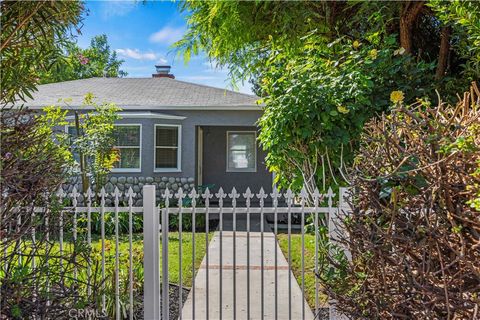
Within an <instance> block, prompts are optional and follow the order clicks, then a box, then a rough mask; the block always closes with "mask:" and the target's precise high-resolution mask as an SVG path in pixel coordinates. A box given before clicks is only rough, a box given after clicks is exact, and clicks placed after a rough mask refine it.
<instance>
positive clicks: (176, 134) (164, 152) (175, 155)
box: [155, 124, 181, 172]
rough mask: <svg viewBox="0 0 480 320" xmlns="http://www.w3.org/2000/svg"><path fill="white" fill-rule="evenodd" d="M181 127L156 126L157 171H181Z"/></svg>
mask: <svg viewBox="0 0 480 320" xmlns="http://www.w3.org/2000/svg"><path fill="white" fill-rule="evenodd" d="M180 143H181V126H179V125H163V124H162V125H155V171H157V172H159V171H164V172H165V171H167V172H168V171H170V172H172V171H180V152H181V150H180Z"/></svg>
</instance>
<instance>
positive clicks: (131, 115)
mask: <svg viewBox="0 0 480 320" xmlns="http://www.w3.org/2000/svg"><path fill="white" fill-rule="evenodd" d="M117 114H118V115H119V116H120V117H121V118H122V119H164V120H185V119H186V118H187V117H182V116H174V115H171V114H165V113H158V112H150V111H146V112H119V113H117ZM74 118H75V117H74V116H67V117H66V119H67V120H73V119H74Z"/></svg>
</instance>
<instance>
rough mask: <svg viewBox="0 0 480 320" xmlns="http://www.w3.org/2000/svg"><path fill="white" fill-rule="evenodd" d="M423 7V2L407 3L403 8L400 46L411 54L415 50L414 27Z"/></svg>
mask: <svg viewBox="0 0 480 320" xmlns="http://www.w3.org/2000/svg"><path fill="white" fill-rule="evenodd" d="M423 6H424V2H423V1H407V2H405V3H404V4H403V7H402V13H401V15H400V46H401V47H403V48H404V49H405V52H406V53H409V54H411V53H412V50H413V43H412V30H413V25H414V23H415V21H416V20H417V17H418V15H419V14H420V12H421V11H422V8H423Z"/></svg>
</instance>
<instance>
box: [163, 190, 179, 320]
mask: <svg viewBox="0 0 480 320" xmlns="http://www.w3.org/2000/svg"><path fill="white" fill-rule="evenodd" d="M172 196H173V193H170V191H169V190H168V188H167V189H166V190H165V194H164V197H165V208H164V209H162V211H161V213H162V319H166V320H168V319H169V318H170V316H169V311H170V303H169V299H168V298H169V296H168V294H169V291H170V290H169V287H170V282H169V281H168V207H169V205H170V198H171V197H172ZM180 245H182V244H180ZM181 295H182V292H180V299H182V296H181ZM179 312H182V310H179Z"/></svg>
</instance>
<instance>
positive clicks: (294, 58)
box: [175, 1, 480, 191]
mask: <svg viewBox="0 0 480 320" xmlns="http://www.w3.org/2000/svg"><path fill="white" fill-rule="evenodd" d="M426 4H427V3H426V2H420V1H413V2H412V1H390V2H380V1H346V2H334V1H322V2H313V1H298V2H287V1H276V2H269V1H255V2H244V1H228V2H224V1H208V2H201V1H186V2H182V3H181V4H180V7H181V9H182V10H184V11H185V12H187V15H188V26H189V28H188V31H187V33H186V34H185V36H184V37H183V39H181V40H180V41H178V42H177V43H176V44H175V46H176V47H177V49H178V50H179V53H183V55H184V57H185V60H186V61H188V59H189V58H190V56H191V54H197V53H198V52H199V51H200V50H204V51H205V52H206V53H207V55H208V56H209V57H210V58H211V59H212V60H213V61H214V62H216V63H217V64H218V65H219V66H228V68H229V71H230V76H231V78H232V79H233V80H234V81H236V80H239V79H241V80H249V81H251V82H252V83H253V84H254V91H255V93H257V95H259V96H260V97H262V101H263V102H264V104H265V113H264V116H263V117H262V119H261V120H260V122H259V125H260V129H261V133H260V135H259V139H260V141H261V143H262V145H263V148H264V149H265V150H267V151H268V158H267V164H268V166H269V168H270V169H271V170H272V171H274V172H275V173H276V177H277V179H278V180H279V181H278V182H280V186H287V185H288V184H290V183H287V181H290V182H291V181H293V186H297V187H298V186H299V185H301V184H302V182H303V183H306V182H307V181H308V182H309V183H308V184H309V186H307V189H309V191H312V190H313V188H314V187H315V186H316V185H317V184H318V183H320V181H321V180H323V181H325V179H324V178H323V177H324V176H325V174H324V172H325V171H327V173H328V171H329V173H330V175H331V176H333V177H334V178H335V177H336V178H337V179H336V180H338V178H340V177H341V176H342V172H340V171H339V170H337V169H338V168H339V167H340V166H341V165H343V162H344V161H346V162H347V164H348V162H349V161H351V159H352V157H353V152H354V151H355V147H356V145H357V144H358V142H357V141H358V136H359V133H360V132H361V130H362V127H363V124H364V123H365V121H367V120H368V119H370V118H371V117H374V116H375V115H376V114H378V113H379V112H380V111H384V110H386V109H387V108H388V100H389V99H388V95H389V94H390V92H391V91H403V92H405V93H406V96H405V101H406V102H413V101H412V100H413V99H414V96H415V97H417V96H428V97H430V99H432V100H433V99H436V94H435V91H434V89H442V92H443V93H444V94H445V95H446V96H447V97H450V98H451V97H455V93H456V92H459V91H463V90H464V89H466V88H467V86H468V84H469V82H470V81H472V80H475V79H478V77H479V76H480V74H479V73H478V70H476V69H475V64H474V63H473V62H474V61H476V60H475V59H477V58H478V53H475V50H472V49H471V48H473V47H475V41H476V40H475V38H474V37H472V35H474V34H476V27H475V26H478V25H479V19H478V15H477V14H476V13H475V12H477V11H476V10H478V8H480V5H479V4H478V3H474V2H471V1H457V2H455V3H454V8H455V9H449V10H447V11H445V10H443V9H445V8H444V7H445V3H443V2H438V1H430V2H428V6H427V5H426ZM465 8H467V9H465ZM466 10H467V11H466ZM444 12H445V13H444ZM467 12H472V13H471V14H470V15H468V14H467ZM450 28H451V29H452V30H453V31H451V32H450V31H449V30H450ZM444 35H446V36H444ZM442 39H445V40H446V41H443V42H442ZM341 178H343V177H341ZM323 183H324V185H325V182H323Z"/></svg>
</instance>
